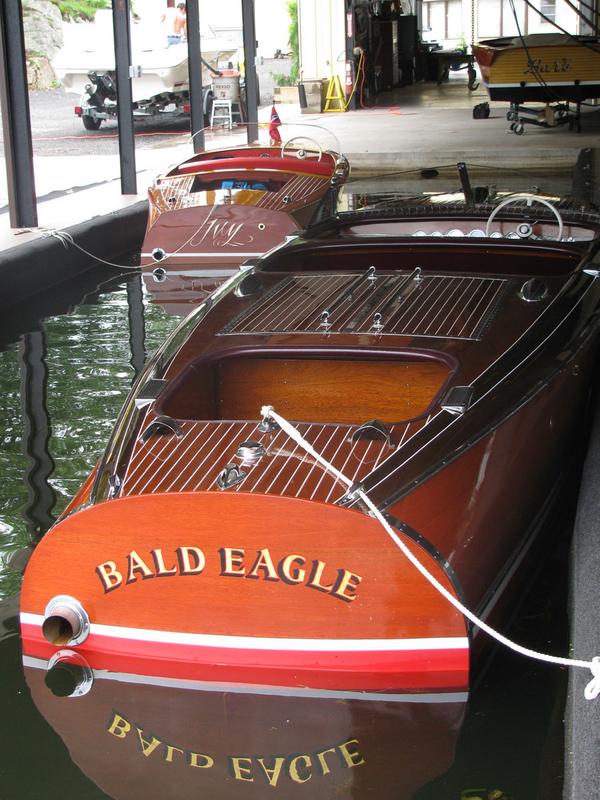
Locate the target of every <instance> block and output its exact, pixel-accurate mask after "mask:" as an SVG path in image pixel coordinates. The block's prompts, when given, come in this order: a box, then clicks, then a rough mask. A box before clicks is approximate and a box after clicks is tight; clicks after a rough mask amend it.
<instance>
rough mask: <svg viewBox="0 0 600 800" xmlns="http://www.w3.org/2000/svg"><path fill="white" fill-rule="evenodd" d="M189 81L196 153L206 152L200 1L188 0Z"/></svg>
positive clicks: (191, 118)
mask: <svg viewBox="0 0 600 800" xmlns="http://www.w3.org/2000/svg"><path fill="white" fill-rule="evenodd" d="M186 11H187V46H188V79H189V84H190V131H191V134H192V144H193V147H194V153H199V152H200V151H201V150H204V90H203V87H202V52H201V46H200V12H199V9H198V0H187V4H186Z"/></svg>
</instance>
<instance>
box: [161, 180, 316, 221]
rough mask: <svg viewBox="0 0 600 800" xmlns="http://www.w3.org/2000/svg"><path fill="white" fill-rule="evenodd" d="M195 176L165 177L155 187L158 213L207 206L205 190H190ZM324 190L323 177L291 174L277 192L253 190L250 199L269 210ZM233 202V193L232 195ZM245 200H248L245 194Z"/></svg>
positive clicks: (304, 199)
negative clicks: (254, 197) (252, 198)
mask: <svg viewBox="0 0 600 800" xmlns="http://www.w3.org/2000/svg"><path fill="white" fill-rule="evenodd" d="M194 179H195V176H194V175H177V176H173V177H172V178H165V179H164V180H163V181H162V183H161V184H160V185H159V186H157V187H156V189H155V197H156V204H157V206H158V207H159V208H160V210H161V212H165V211H178V210H180V209H182V208H194V207H195V206H204V205H206V197H205V191H202V190H201V191H199V192H193V191H192V187H193V184H194ZM322 189H323V178H320V177H313V176H311V175H294V176H293V177H292V178H290V180H288V181H286V182H285V183H284V185H283V186H282V187H281V189H278V190H277V191H275V192H273V191H260V192H257V193H256V197H257V201H256V202H255V203H254V202H250V203H249V205H255V206H257V207H258V208H264V209H268V210H272V211H277V210H286V211H287V210H288V209H289V208H290V207H295V206H296V205H298V203H301V204H304V203H305V202H306V201H307V199H308V198H309V197H310V196H311V195H313V194H314V195H315V196H318V195H320V194H321V192H322ZM233 197H234V203H235V194H234V196H233ZM245 198H246V200H247V199H248V197H247V195H245Z"/></svg>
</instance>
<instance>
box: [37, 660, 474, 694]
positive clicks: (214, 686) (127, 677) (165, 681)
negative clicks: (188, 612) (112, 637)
mask: <svg viewBox="0 0 600 800" xmlns="http://www.w3.org/2000/svg"><path fill="white" fill-rule="evenodd" d="M23 666H25V667H30V668H31V669H42V670H46V669H48V662H47V661H45V660H44V659H41V658H33V657H32V656H23ZM94 679H95V680H107V681H117V682H118V683H129V684H140V685H142V686H162V687H165V688H167V689H186V690H189V691H195V692H213V693H217V692H227V693H231V694H261V695H270V696H277V697H306V698H323V699H327V698H329V699H332V700H363V701H369V702H373V701H380V702H383V703H392V702H397V703H419V704H423V703H466V702H467V700H468V699H469V693H468V692H439V693H438V692H427V693H418V692H417V693H414V694H409V693H407V694H386V693H384V692H351V691H347V692H346V691H334V690H328V689H302V688H296V687H293V686H289V687H288V686H260V685H258V684H253V683H211V682H210V681H194V680H185V679H182V678H179V679H177V678H158V677H155V676H153V675H133V674H131V673H127V672H108V671H107V670H94Z"/></svg>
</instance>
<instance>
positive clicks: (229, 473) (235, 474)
mask: <svg viewBox="0 0 600 800" xmlns="http://www.w3.org/2000/svg"><path fill="white" fill-rule="evenodd" d="M247 475H248V473H247V472H244V470H243V469H240V468H239V467H238V465H237V464H226V466H225V467H224V468H223V469H222V470H221V472H220V473H219V476H218V477H217V486H218V487H219V489H229V488H231V487H232V486H237V484H238V483H241V482H242V481H243V480H244V478H245V477H246V476H247Z"/></svg>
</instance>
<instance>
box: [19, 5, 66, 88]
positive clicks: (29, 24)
mask: <svg viewBox="0 0 600 800" xmlns="http://www.w3.org/2000/svg"><path fill="white" fill-rule="evenodd" d="M23 30H24V33H25V51H26V54H27V81H28V83H29V88H30V89H49V88H50V87H52V86H54V85H55V84H56V77H55V75H54V71H53V69H52V65H51V59H52V58H53V57H54V56H55V55H56V53H57V52H58V51H59V50H60V48H61V47H62V45H63V30H62V17H61V14H60V10H59V9H58V7H57V6H55V5H54V3H50V2H49V1H48V0H23Z"/></svg>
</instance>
